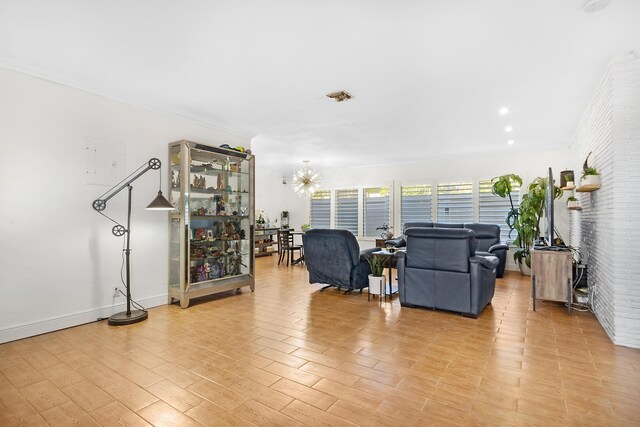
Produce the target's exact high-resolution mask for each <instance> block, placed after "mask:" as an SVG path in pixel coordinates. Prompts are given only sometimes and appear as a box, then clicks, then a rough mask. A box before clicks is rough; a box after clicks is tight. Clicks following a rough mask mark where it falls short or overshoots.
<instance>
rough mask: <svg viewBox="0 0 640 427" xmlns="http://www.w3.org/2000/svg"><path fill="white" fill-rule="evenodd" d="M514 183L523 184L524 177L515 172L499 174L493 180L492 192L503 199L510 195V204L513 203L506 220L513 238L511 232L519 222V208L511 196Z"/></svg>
mask: <svg viewBox="0 0 640 427" xmlns="http://www.w3.org/2000/svg"><path fill="white" fill-rule="evenodd" d="M514 184H518V185H519V186H521V185H522V178H520V177H519V176H518V175H516V174H513V173H511V174H506V175H502V176H498V177H495V178H493V179H492V180H491V192H492V193H493V194H494V195H496V196H498V197H502V198H503V199H504V198H506V197H509V204H510V205H511V208H510V209H509V212H507V216H506V218H505V222H506V223H507V226H508V227H509V238H511V233H512V232H513V231H514V230H515V224H516V223H517V221H518V216H519V211H518V208H517V207H516V206H514V205H513V199H512V198H511V192H512V191H513V185H514ZM516 232H517V230H516Z"/></svg>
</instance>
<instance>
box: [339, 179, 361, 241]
mask: <svg viewBox="0 0 640 427" xmlns="http://www.w3.org/2000/svg"><path fill="white" fill-rule="evenodd" d="M336 228H338V229H340V230H349V231H350V232H352V233H353V234H354V235H356V236H357V235H358V190H357V189H353V190H336Z"/></svg>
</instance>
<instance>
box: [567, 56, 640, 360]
mask: <svg viewBox="0 0 640 427" xmlns="http://www.w3.org/2000/svg"><path fill="white" fill-rule="evenodd" d="M570 152H571V156H572V158H574V161H575V163H574V165H573V168H574V171H575V174H576V179H577V178H578V177H579V175H580V173H581V171H582V164H583V162H584V159H585V158H586V157H587V155H588V154H589V152H592V154H591V157H589V165H590V166H594V167H596V168H597V169H598V170H599V172H600V174H601V176H600V179H601V181H602V188H601V189H600V190H598V191H595V192H593V193H577V194H578V199H579V201H580V205H581V206H582V207H583V211H582V215H581V217H582V218H581V219H582V227H581V234H582V242H581V252H582V254H583V260H585V261H586V263H587V264H588V266H589V273H588V278H589V288H590V292H591V294H592V296H593V307H594V311H595V313H596V316H597V318H598V319H599V320H600V323H601V324H602V326H603V327H604V328H605V330H606V331H607V333H608V334H609V337H611V339H612V341H613V342H614V343H616V344H620V345H625V346H629V347H638V348H640V271H639V270H640V269H639V267H638V266H639V265H640V262H639V260H638V257H639V256H640V59H638V58H635V57H631V56H630V57H627V58H624V59H622V60H620V61H616V62H614V63H612V64H611V65H610V66H609V68H608V69H607V71H606V73H605V75H604V77H603V78H602V81H601V82H600V85H599V86H598V88H597V89H596V92H595V94H594V96H593V98H592V100H591V103H590V104H589V106H588V108H587V110H586V111H585V113H584V115H583V117H582V120H581V121H580V124H579V126H578V129H577V130H576V134H575V137H574V140H573V142H572V144H571V147H570Z"/></svg>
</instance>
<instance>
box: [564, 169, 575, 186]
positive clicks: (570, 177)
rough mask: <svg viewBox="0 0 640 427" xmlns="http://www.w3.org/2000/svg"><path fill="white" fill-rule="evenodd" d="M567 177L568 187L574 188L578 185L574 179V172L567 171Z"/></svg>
mask: <svg viewBox="0 0 640 427" xmlns="http://www.w3.org/2000/svg"><path fill="white" fill-rule="evenodd" d="M566 179H567V184H566V188H568V189H572V188H574V187H575V186H576V184H575V181H574V180H573V172H569V173H567V176H566Z"/></svg>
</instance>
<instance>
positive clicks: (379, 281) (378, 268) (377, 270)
mask: <svg viewBox="0 0 640 427" xmlns="http://www.w3.org/2000/svg"><path fill="white" fill-rule="evenodd" d="M367 261H368V262H369V267H371V274H370V275H369V293H370V294H371V295H381V294H382V293H384V287H385V277H384V274H383V271H384V267H385V261H386V258H383V257H377V256H372V257H371V258H369V259H368V260H367Z"/></svg>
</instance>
